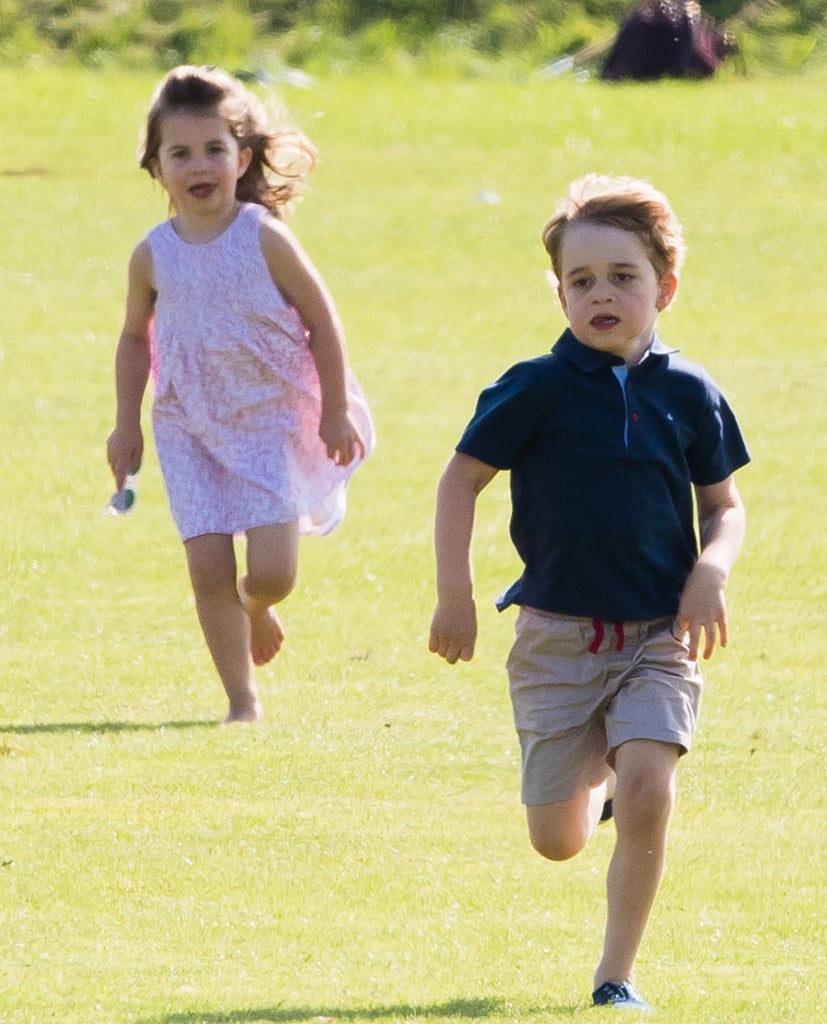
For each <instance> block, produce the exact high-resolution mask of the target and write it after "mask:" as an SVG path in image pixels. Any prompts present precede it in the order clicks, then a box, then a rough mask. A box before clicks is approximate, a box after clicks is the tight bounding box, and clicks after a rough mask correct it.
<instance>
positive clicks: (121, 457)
mask: <svg viewBox="0 0 827 1024" xmlns="http://www.w3.org/2000/svg"><path fill="white" fill-rule="evenodd" d="M106 452H107V455H108V457H109V466H110V468H111V469H112V475H113V476H114V477H115V490H117V491H120V490H121V489H122V487H123V485H124V481H125V480H126V476H127V474H128V473H132V472H134V471H135V468H136V466H140V464H141V461H142V460H143V456H144V435H143V432H142V431H141V428H140V427H136V428H134V429H132V430H126V429H124V428H122V427H115V429H114V430H113V431H112V433H111V434H110V435H109V438H108V440H107V442H106Z"/></svg>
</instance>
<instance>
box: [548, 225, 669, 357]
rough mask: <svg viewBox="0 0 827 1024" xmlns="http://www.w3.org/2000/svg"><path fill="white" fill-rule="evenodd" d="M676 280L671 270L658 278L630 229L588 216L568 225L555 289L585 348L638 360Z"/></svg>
mask: <svg viewBox="0 0 827 1024" xmlns="http://www.w3.org/2000/svg"><path fill="white" fill-rule="evenodd" d="M677 284H678V281H677V278H676V277H675V275H674V274H672V273H669V274H666V275H665V276H664V278H663V279H662V280H658V278H657V275H656V274H655V268H654V267H653V266H652V263H651V261H650V259H649V256H648V255H647V253H646V249H645V248H644V246H643V243H642V242H641V240H640V239H639V238H638V236H637V235H635V234H633V233H632V232H630V231H623V230H622V229H621V228H613V227H607V226H605V225H602V224H590V223H588V222H584V223H580V224H572V225H570V226H569V227H567V228H566V232H565V235H564V236H563V248H562V274H561V280H560V285H559V287H558V290H557V291H558V295H559V296H560V302H561V304H562V306H563V311H564V312H565V314H566V316H567V317H568V320H569V323H570V324H571V329H572V331H573V333H574V335H575V337H576V338H577V339H578V341H581V342H582V343H583V344H584V345H588V346H589V348H595V349H599V350H600V351H601V352H610V353H611V354H612V355H616V356H620V357H621V358H622V359H623V360H624V361H625V362H626V363H627V364H629V365H634V364H635V363H637V362H639V361H640V359H641V358H642V357H643V354H644V353H645V352H646V350H647V348H648V347H649V345H650V343H651V341H652V335H653V334H654V330H655V321H656V320H657V317H658V313H659V312H660V311H661V310H663V309H665V308H666V307H667V306H668V305H669V303H670V302H671V301H672V298H673V296H674V294H675V289H676V288H677Z"/></svg>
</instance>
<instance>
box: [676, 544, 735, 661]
mask: <svg viewBox="0 0 827 1024" xmlns="http://www.w3.org/2000/svg"><path fill="white" fill-rule="evenodd" d="M725 584H726V574H725V573H724V572H723V570H722V569H720V568H719V567H718V566H716V565H710V564H708V563H705V562H703V561H698V562H696V563H695V567H694V569H693V570H692V572H691V573H690V574H689V578H688V579H687V581H686V585H685V586H684V588H683V594H682V595H681V603H680V607H679V608H678V614H677V616H676V618H675V625H676V626H677V628H678V629H679V630H681V631H682V632H683V633H685V634H686V635H687V636H688V638H689V657H690V658H691V659H692V660H693V661H696V660H697V658H698V652H699V651H700V649H701V634H702V633H703V636H704V645H703V656H704V658H710V657H711V656H712V652H713V651H714V650H715V641H716V638H718V639H719V640H720V644H721V647H726V645H727V619H726V600H725V598H724V585H725Z"/></svg>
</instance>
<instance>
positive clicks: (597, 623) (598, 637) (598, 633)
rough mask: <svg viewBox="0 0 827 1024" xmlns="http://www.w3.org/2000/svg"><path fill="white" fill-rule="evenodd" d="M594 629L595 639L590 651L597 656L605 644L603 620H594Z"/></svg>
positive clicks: (590, 645)
mask: <svg viewBox="0 0 827 1024" xmlns="http://www.w3.org/2000/svg"><path fill="white" fill-rule="evenodd" d="M592 629H593V630H594V639H593V640H592V642H591V644H589V651H590V652H591V653H592V654H597V652H598V651H599V650H600V645H601V644H602V643H603V620H602V619H592Z"/></svg>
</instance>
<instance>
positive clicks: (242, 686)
mask: <svg viewBox="0 0 827 1024" xmlns="http://www.w3.org/2000/svg"><path fill="white" fill-rule="evenodd" d="M184 546H185V549H186V552H187V561H188V564H189V570H190V579H191V580H192V589H193V592H194V594H195V607H196V609H197V611H198V620H199V622H200V623H201V629H202V630H203V633H204V638H205V640H206V641H207V647H208V648H209V650H210V654H211V655H212V658H213V661H214V662H215V667H216V669H217V670H218V675H219V677H220V679H221V682H222V684H223V686H224V690H225V691H226V693H227V697H228V698H229V701H230V711H229V714H228V715H227V718H226V721H228V722H254V721H258V719H260V718H261V717H262V709H261V704H260V702H259V699H258V691H257V689H256V684H255V680H254V678H253V663H252V659H251V657H250V620H249V618H248V617H247V614H246V612H245V611H244V607H243V605H242V603H241V600H240V598H239V595H238V588H237V586H236V559H235V550H234V546H233V538H232V537H231V536H229V535H227V534H218V533H207V534H203V535H202V536H200V537H193V538H192V539H191V540H188V541H187V542H186V543H185V545H184Z"/></svg>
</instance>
